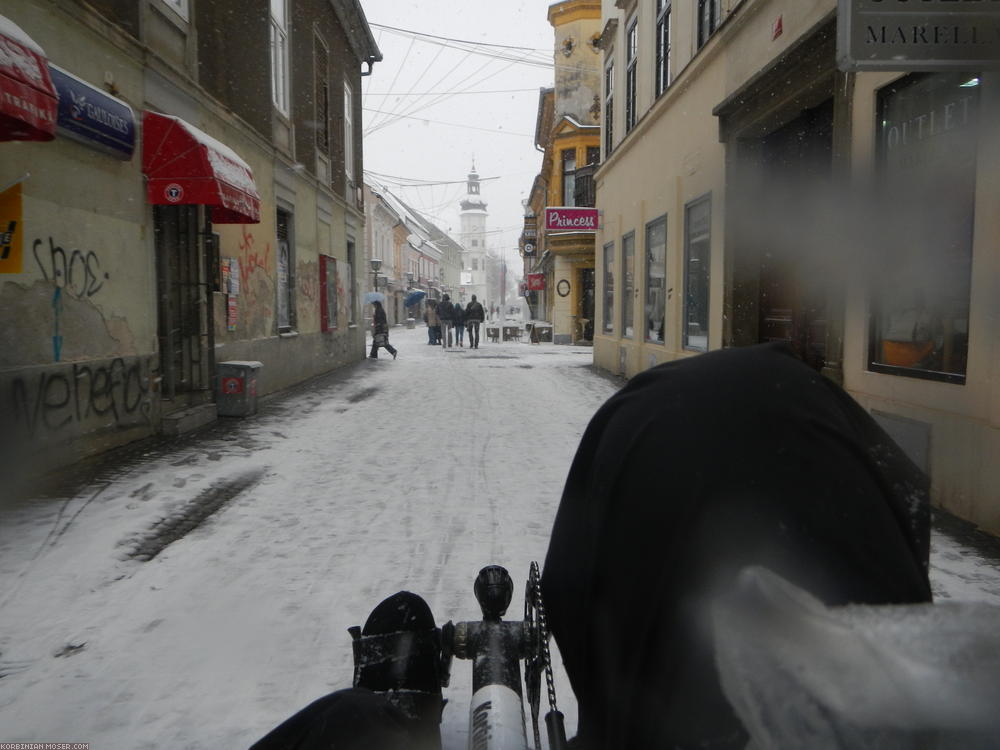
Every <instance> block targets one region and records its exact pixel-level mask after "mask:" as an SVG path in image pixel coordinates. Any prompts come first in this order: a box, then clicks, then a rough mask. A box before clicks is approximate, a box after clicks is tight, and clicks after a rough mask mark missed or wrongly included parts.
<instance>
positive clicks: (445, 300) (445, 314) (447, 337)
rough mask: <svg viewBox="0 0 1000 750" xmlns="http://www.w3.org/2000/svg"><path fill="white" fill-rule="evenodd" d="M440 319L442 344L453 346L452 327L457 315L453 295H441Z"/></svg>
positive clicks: (438, 312) (438, 309) (446, 346)
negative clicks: (452, 300)
mask: <svg viewBox="0 0 1000 750" xmlns="http://www.w3.org/2000/svg"><path fill="white" fill-rule="evenodd" d="M437 314H438V320H440V321H441V335H440V337H439V338H440V339H441V346H442V347H444V348H445V349H447V348H448V347H450V346H451V327H452V325H453V320H454V317H455V308H454V306H453V305H452V303H451V297H449V296H448V295H447V294H446V295H444V296H443V297H441V301H440V302H439V303H438V308H437Z"/></svg>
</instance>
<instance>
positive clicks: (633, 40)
mask: <svg viewBox="0 0 1000 750" xmlns="http://www.w3.org/2000/svg"><path fill="white" fill-rule="evenodd" d="M638 61H639V21H638V19H637V18H633V19H632V21H631V23H629V25H628V31H627V32H626V33H625V132H626V133H628V132H630V131H631V130H632V128H634V127H635V119H636V112H635V105H636V101H635V96H636V69H637V68H638V65H637V63H638Z"/></svg>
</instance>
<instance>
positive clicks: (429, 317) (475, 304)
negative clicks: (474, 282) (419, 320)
mask: <svg viewBox="0 0 1000 750" xmlns="http://www.w3.org/2000/svg"><path fill="white" fill-rule="evenodd" d="M484 320H486V310H485V309H484V308H483V305H482V303H481V302H479V300H477V299H476V295H474V294H473V295H472V301H471V302H469V304H467V305H466V306H465V307H462V303H461V302H452V301H451V297H449V296H448V295H447V294H446V295H444V296H443V297H441V300H440V301H436V300H428V301H427V311H426V312H425V313H424V322H425V323H427V344H428V345H430V346H435V345H438V344H440V345H441V346H442V347H444V348H445V349H447V348H448V347H450V346H452V344H453V343H454V344H457V345H458V346H459V347H463V346H465V344H464V340H465V333H466V331H468V334H469V339H468V341H469V348H470V349H478V348H479V328H480V326H481V324H482V323H483V321H484ZM453 332H454V342H453V337H452V333H453Z"/></svg>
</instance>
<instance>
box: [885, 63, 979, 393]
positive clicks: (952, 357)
mask: <svg viewBox="0 0 1000 750" xmlns="http://www.w3.org/2000/svg"><path fill="white" fill-rule="evenodd" d="M978 113H979V79H978V77H977V76H976V74H974V73H939V74H933V75H925V74H920V75H911V76H907V77H905V78H902V79H900V80H899V81H897V82H896V83H893V84H892V85H890V86H887V87H885V88H883V89H881V90H880V91H879V92H878V122H877V129H878V133H877V135H878V141H877V157H878V167H879V171H878V174H879V185H880V191H879V195H880V200H881V201H882V202H881V203H880V204H879V206H878V222H877V224H878V229H877V232H876V236H875V238H874V239H875V243H874V244H875V247H876V257H875V258H873V263H872V273H871V279H872V282H871V284H872V286H871V299H870V310H871V330H870V338H869V344H870V346H869V357H868V359H869V369H871V370H873V371H876V372H884V373H890V374H894V375H903V376H908V377H918V378H926V379H933V380H943V381H947V382H952V383H964V382H965V374H966V360H967V357H968V347H969V288H970V276H971V267H972V241H973V218H974V216H973V209H974V204H975V182H976V149H977V144H978V138H977V123H978Z"/></svg>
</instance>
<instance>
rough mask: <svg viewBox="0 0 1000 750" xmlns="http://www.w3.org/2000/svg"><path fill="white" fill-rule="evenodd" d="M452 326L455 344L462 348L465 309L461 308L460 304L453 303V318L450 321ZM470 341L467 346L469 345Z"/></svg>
mask: <svg viewBox="0 0 1000 750" xmlns="http://www.w3.org/2000/svg"><path fill="white" fill-rule="evenodd" d="M451 322H452V325H453V326H454V327H455V343H456V344H457V345H458V346H462V339H463V334H464V333H465V308H464V307H462V303H461V302H456V303H455V316H454V317H453V318H452V319H451ZM471 343H472V342H471V341H470V342H469V344H470V345H471Z"/></svg>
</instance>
